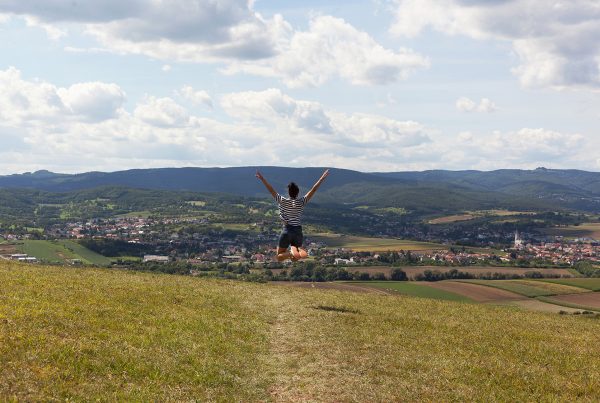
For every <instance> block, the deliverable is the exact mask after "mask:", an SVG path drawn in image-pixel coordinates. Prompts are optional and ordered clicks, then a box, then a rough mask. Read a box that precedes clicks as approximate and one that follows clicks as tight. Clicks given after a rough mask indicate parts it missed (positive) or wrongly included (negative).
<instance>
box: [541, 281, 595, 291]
mask: <svg viewBox="0 0 600 403" xmlns="http://www.w3.org/2000/svg"><path fill="white" fill-rule="evenodd" d="M540 281H544V282H547V283H556V284H564V285H570V286H573V287H580V288H585V289H587V290H591V291H600V278H548V279H544V280H540Z"/></svg>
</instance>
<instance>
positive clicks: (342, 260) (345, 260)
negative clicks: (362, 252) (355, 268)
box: [334, 257, 356, 264]
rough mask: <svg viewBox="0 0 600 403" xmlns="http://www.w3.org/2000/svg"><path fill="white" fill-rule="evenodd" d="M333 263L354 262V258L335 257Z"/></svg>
mask: <svg viewBox="0 0 600 403" xmlns="http://www.w3.org/2000/svg"><path fill="white" fill-rule="evenodd" d="M334 262H335V264H355V263H356V262H355V261H354V258H353V257H351V258H350V259H342V258H339V257H338V258H336V259H335V260H334Z"/></svg>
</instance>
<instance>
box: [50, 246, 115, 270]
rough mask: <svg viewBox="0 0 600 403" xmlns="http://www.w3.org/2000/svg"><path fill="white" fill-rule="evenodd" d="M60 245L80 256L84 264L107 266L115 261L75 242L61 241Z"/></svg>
mask: <svg viewBox="0 0 600 403" xmlns="http://www.w3.org/2000/svg"><path fill="white" fill-rule="evenodd" d="M59 243H61V244H62V245H64V246H65V247H66V248H67V249H69V250H71V251H72V252H73V253H75V254H76V255H77V256H79V259H81V260H83V262H84V263H89V264H95V265H98V266H107V265H110V264H111V262H112V260H113V259H111V258H108V257H106V256H102V255H101V254H99V253H96V252H94V251H93V250H90V249H88V248H86V247H85V246H83V245H81V244H79V243H77V242H74V241H68V240H61V241H59Z"/></svg>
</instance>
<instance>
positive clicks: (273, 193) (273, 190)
mask: <svg viewBox="0 0 600 403" xmlns="http://www.w3.org/2000/svg"><path fill="white" fill-rule="evenodd" d="M256 177H257V178H258V179H260V181H261V182H262V183H263V185H265V187H266V188H267V190H268V191H269V193H271V196H273V198H274V199H277V192H276V191H275V189H273V186H271V185H270V184H269V182H267V180H266V179H265V177H264V176H262V174H261V173H260V172H259V171H258V170H256Z"/></svg>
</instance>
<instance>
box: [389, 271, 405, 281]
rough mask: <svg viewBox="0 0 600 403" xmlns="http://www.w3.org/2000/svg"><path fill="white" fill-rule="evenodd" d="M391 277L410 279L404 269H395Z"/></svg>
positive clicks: (395, 279)
mask: <svg viewBox="0 0 600 403" xmlns="http://www.w3.org/2000/svg"><path fill="white" fill-rule="evenodd" d="M391 278H392V280H393V281H407V280H408V277H407V276H406V273H405V272H404V270H402V269H393V270H392V276H391Z"/></svg>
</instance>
